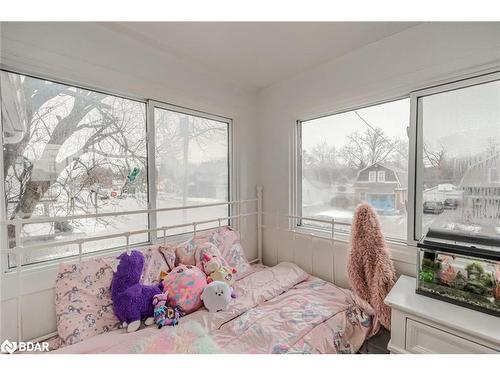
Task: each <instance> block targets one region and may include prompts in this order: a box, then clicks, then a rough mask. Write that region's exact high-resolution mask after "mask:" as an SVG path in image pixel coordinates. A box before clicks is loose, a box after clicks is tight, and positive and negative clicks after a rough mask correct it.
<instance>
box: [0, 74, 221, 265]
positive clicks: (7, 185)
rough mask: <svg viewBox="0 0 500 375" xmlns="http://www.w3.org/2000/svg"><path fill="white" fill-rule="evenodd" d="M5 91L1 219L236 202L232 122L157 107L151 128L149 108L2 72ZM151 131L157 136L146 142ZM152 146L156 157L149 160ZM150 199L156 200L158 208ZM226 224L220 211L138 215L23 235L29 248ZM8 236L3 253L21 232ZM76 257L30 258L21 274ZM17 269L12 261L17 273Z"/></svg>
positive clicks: (48, 226) (55, 251)
mask: <svg viewBox="0 0 500 375" xmlns="http://www.w3.org/2000/svg"><path fill="white" fill-rule="evenodd" d="M0 82H1V87H0V94H1V95H0V97H1V105H2V107H1V120H2V122H1V125H2V130H1V131H2V135H3V137H2V147H3V158H2V160H0V167H2V168H3V172H4V176H5V181H4V184H3V190H4V198H5V199H4V201H3V202H1V203H2V204H1V205H0V206H1V207H2V208H4V209H3V210H2V213H1V216H3V217H5V218H7V219H14V218H16V217H21V218H36V217H46V216H47V217H53V216H75V215H86V214H101V213H113V212H121V211H135V210H142V209H146V208H148V207H149V206H151V207H154V206H155V205H156V206H157V207H172V206H183V205H198V204H205V203H214V202H226V201H227V200H228V199H229V187H230V186H229V170H230V169H229V163H230V159H229V158H230V120H227V119H222V118H219V117H217V116H211V115H205V114H202V113H199V112H194V111H190V110H187V109H186V110H182V111H179V108H177V107H173V106H166V105H158V106H156V107H155V108H154V114H153V116H151V117H152V118H151V119H148V121H146V117H147V116H148V113H149V114H151V112H150V111H147V110H146V107H147V103H146V102H145V101H138V100H131V99H126V98H123V97H119V96H115V95H110V94H105V93H102V92H97V91H92V90H88V89H83V88H79V87H75V86H70V85H65V84H61V83H56V82H52V81H48V80H44V79H39V78H34V77H29V76H25V75H21V74H17V73H11V72H6V71H0ZM153 121H154V122H153ZM146 123H148V124H150V125H151V127H152V128H153V129H156V131H155V132H148V133H147V132H146ZM150 133H151V135H150ZM153 137H154V139H151V138H153ZM154 143H156V148H155V149H151V150H147V145H148V144H154ZM148 152H149V154H148ZM151 154H153V155H151ZM148 155H149V156H148ZM152 159H154V160H152ZM149 162H151V163H152V165H154V166H155V167H153V168H152V166H151V165H149ZM148 168H149V172H151V170H153V171H154V173H148ZM153 175H154V176H156V181H155V182H154V183H153V181H152V177H153ZM150 196H151V197H156V199H155V201H154V202H150ZM4 204H5V206H4ZM226 216H228V207H227V205H222V206H217V207H210V208H206V209H203V210H197V211H196V212H195V211H193V212H190V210H185V212H181V211H169V212H164V213H161V214H159V215H158V217H156V216H154V215H151V216H150V217H148V215H146V214H130V215H120V216H116V217H114V216H108V217H101V218H98V219H91V218H87V219H79V220H64V221H61V222H56V223H38V224H25V225H24V226H23V228H22V234H23V241H24V245H25V246H29V245H34V244H43V243H44V242H47V243H51V242H54V241H67V240H75V239H78V238H87V237H95V236H100V235H104V234H110V233H113V232H115V233H116V232H124V231H127V230H130V231H134V230H143V229H148V227H151V225H153V224H156V226H160V225H169V224H172V223H175V224H178V223H179V222H180V221H181V219H182V220H185V222H189V223H192V222H193V221H198V220H203V219H214V218H218V217H226ZM223 223H224V222H223ZM212 226H213V225H212ZM200 229H203V226H200ZM0 230H2V236H1V238H2V243H1V244H0V245H1V246H0V247H2V248H5V247H7V246H13V245H14V243H13V238H14V227H13V226H9V227H8V228H5V227H3V228H0ZM179 231H185V230H183V229H180V230H179ZM6 232H7V236H5V233H6ZM174 233H175V232H169V233H168V234H169V235H171V234H174ZM154 239H155V236H154V235H152V236H151V238H150V236H148V234H146V233H145V234H140V235H134V236H131V237H130V243H131V244H137V243H146V242H148V241H151V240H154ZM125 241H126V240H125V238H123V237H117V238H112V239H106V240H105V241H93V242H86V243H84V244H83V251H84V253H85V252H94V251H101V250H109V249H114V248H119V247H122V246H124V245H125ZM77 254H78V247H77V245H75V244H71V245H63V244H61V245H60V246H56V247H52V248H50V249H45V248H44V249H43V250H38V251H33V252H32V253H29V254H26V257H25V259H24V261H23V264H33V263H38V262H42V261H46V260H51V259H58V258H62V257H67V256H73V255H77ZM15 262H16V260H15V257H9V261H8V265H9V267H14V266H15V265H16V264H15Z"/></svg>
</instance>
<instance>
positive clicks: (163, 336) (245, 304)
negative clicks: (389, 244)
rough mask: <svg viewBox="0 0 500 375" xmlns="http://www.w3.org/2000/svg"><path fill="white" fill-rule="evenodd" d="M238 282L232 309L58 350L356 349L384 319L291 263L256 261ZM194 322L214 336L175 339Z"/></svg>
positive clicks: (197, 332)
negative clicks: (182, 342)
mask: <svg viewBox="0 0 500 375" xmlns="http://www.w3.org/2000/svg"><path fill="white" fill-rule="evenodd" d="M234 288H235V291H236V294H237V298H236V299H234V300H233V301H232V302H231V304H230V306H229V308H228V310H227V311H224V312H219V313H209V312H208V311H206V310H205V309H203V308H202V309H200V310H198V311H196V312H194V313H192V314H189V315H187V316H185V317H183V318H182V319H181V321H180V323H179V325H178V326H176V327H163V328H162V329H161V330H159V329H157V328H156V327H148V328H143V329H141V330H139V331H137V332H134V333H126V332H125V331H124V330H116V331H113V332H109V333H105V334H101V335H97V336H94V337H91V338H88V339H86V340H84V341H81V342H79V343H76V344H74V345H69V346H66V347H64V348H61V349H59V350H56V351H54V352H53V353H143V352H144V353H145V352H151V350H153V351H154V352H155V353H193V352H197V353H198V352H200V353H203V352H206V353H214V352H222V353H355V352H357V351H358V349H359V348H360V347H361V345H362V344H363V342H364V340H365V339H366V338H367V337H369V336H371V335H373V334H374V333H376V331H377V330H378V327H379V323H378V321H377V320H376V318H374V312H373V309H372V308H371V307H370V306H369V305H368V304H367V303H366V302H365V301H363V300H361V299H359V298H357V297H356V296H355V295H354V294H353V293H352V292H350V291H349V290H346V289H342V288H339V287H337V286H335V285H333V284H331V283H328V282H326V281H323V280H320V279H318V278H315V277H312V276H309V275H308V274H306V273H305V272H304V271H302V270H301V269H300V268H299V267H298V266H296V265H295V264H292V263H280V264H278V265H276V266H274V267H263V266H255V267H252V272H251V273H250V274H249V275H247V276H246V277H244V278H243V279H241V280H238V281H237V282H236V283H235V284H234ZM189 327H195V328H196V329H193V330H191V331H192V332H190V334H191V335H194V336H193V340H195V341H196V340H198V339H199V340H201V342H203V343H208V344H207V345H205V346H204V345H201V346H199V348H200V349H193V348H190V346H189V345H177V346H176V345H172V337H173V338H176V337H179V333H180V332H182V330H189V329H190V328H189ZM151 343H153V344H151ZM152 347H153V349H151V348H152ZM141 348H142V349H141Z"/></svg>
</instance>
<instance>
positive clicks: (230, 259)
mask: <svg viewBox="0 0 500 375" xmlns="http://www.w3.org/2000/svg"><path fill="white" fill-rule="evenodd" d="M208 242H211V243H213V244H214V245H215V246H217V247H218V248H219V250H220V252H221V255H222V257H223V258H224V259H225V260H226V262H227V264H228V265H229V266H230V267H233V268H236V271H237V273H236V278H237V279H238V278H241V277H243V276H244V275H245V273H247V272H248V271H249V270H250V263H248V260H247V258H246V256H245V251H244V250H243V247H242V246H241V242H240V239H239V235H238V232H236V231H234V230H232V229H231V228H229V227H224V228H220V229H217V230H215V231H213V232H212V233H211V234H210V235H209V236H208Z"/></svg>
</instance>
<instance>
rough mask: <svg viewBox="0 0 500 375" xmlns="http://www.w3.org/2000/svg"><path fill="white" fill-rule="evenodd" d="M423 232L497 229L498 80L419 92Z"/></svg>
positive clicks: (499, 191) (499, 220) (488, 231)
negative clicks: (421, 143) (437, 90)
mask: <svg viewBox="0 0 500 375" xmlns="http://www.w3.org/2000/svg"><path fill="white" fill-rule="evenodd" d="M418 105H419V113H420V114H421V123H422V129H423V145H421V147H422V148H423V150H422V157H423V160H422V165H423V193H422V207H421V208H419V209H420V210H421V211H420V212H421V213H422V221H421V225H422V231H421V232H422V233H421V234H425V233H426V232H427V230H428V229H429V227H433V228H436V229H449V230H457V231H463V232H469V233H480V234H484V235H498V234H500V178H499V176H500V174H499V172H500V156H499V151H500V82H498V81H496V82H490V83H485V84H481V85H477V86H471V87H467V88H463V89H459V90H454V91H447V92H443V93H439V94H435V95H431V96H425V97H421V98H420V99H419V101H418Z"/></svg>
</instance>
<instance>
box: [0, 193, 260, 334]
mask: <svg viewBox="0 0 500 375" xmlns="http://www.w3.org/2000/svg"><path fill="white" fill-rule="evenodd" d="M248 203H256V204H257V210H256V211H252V212H247V213H242V205H243V204H248ZM224 205H227V206H228V207H231V206H233V205H236V206H237V214H234V215H228V216H225V217H217V218H213V219H207V220H199V221H194V222H190V223H181V224H176V225H164V226H159V227H156V228H148V229H141V230H135V231H125V232H118V233H113V234H107V235H102V236H89V237H85V238H77V239H72V240H66V241H51V242H46V243H41V244H34V245H28V246H24V244H23V235H22V228H23V225H26V224H39V223H50V222H58V221H65V220H78V219H92V218H96V219H97V218H101V217H113V216H123V215H135V214H150V213H156V212H165V211H176V210H190V209H200V208H207V207H217V206H224ZM262 214H263V213H262V187H261V186H258V187H257V196H256V198H251V199H242V200H234V201H229V202H218V203H208V204H200V205H190V206H178V207H167V208H159V209H144V210H135V211H120V212H107V213H101V214H89V215H72V216H54V217H37V218H25V219H23V218H16V219H13V220H1V221H0V227H1V226H9V225H13V226H14V228H15V230H14V238H13V243H14V244H15V246H13V247H11V248H7V249H1V250H0V254H7V255H11V256H14V257H15V260H16V267H15V272H16V284H17V293H16V296H17V297H16V298H17V339H18V341H23V316H22V315H23V304H22V297H23V296H22V293H21V291H22V269H23V259H24V255H25V253H26V252H27V251H35V250H41V249H47V248H51V247H54V246H64V245H72V244H74V245H78V260H77V262H78V263H80V262H81V261H82V257H83V254H84V252H83V244H85V243H87V242H92V241H100V240H106V239H111V238H117V237H125V242H126V244H125V246H124V249H125V251H127V252H128V251H129V250H130V247H131V246H137V247H143V246H147V245H148V244H149V245H152V243H151V241H148V243H146V244H137V245H134V244H130V236H132V235H137V234H142V233H151V232H160V231H162V232H163V243H164V244H165V245H166V244H167V235H166V234H167V231H169V230H172V229H178V228H183V227H192V228H193V230H192V231H190V232H187V233H193V236H195V235H196V233H197V231H198V227H199V226H200V225H203V224H209V223H218V226H219V227H221V226H222V222H223V221H225V220H227V221H228V224H229V222H230V220H233V219H236V220H237V229H238V230H239V231H240V230H241V218H245V217H249V216H257V238H258V240H257V258H256V259H253V260H251V262H253V263H255V262H261V261H262ZM203 230H205V229H203ZM187 233H186V234H187ZM7 242H8V243H9V244H10V241H7ZM122 248H123V247H120V248H119V249H122ZM87 254H88V255H92V253H86V255H87ZM95 256H96V257H98V256H100V255H99V254H95Z"/></svg>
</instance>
